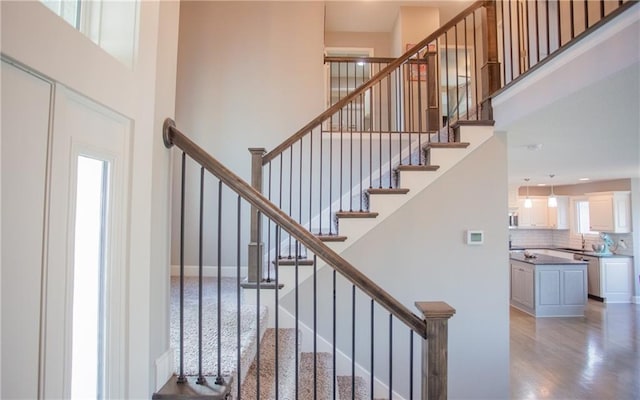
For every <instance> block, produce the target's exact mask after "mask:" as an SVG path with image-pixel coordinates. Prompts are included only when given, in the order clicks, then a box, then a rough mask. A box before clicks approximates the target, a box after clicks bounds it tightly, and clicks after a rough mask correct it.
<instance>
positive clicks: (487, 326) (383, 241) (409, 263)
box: [280, 135, 509, 399]
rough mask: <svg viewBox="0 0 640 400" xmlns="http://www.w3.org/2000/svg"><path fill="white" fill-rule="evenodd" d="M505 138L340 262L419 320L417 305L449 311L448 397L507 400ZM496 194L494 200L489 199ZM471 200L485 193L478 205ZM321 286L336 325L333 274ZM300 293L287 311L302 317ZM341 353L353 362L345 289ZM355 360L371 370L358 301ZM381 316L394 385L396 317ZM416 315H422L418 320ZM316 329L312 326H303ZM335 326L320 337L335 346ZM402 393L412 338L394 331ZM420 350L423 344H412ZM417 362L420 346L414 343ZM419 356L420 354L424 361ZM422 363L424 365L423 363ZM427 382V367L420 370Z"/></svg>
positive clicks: (380, 351)
mask: <svg viewBox="0 0 640 400" xmlns="http://www.w3.org/2000/svg"><path fill="white" fill-rule="evenodd" d="M505 142H506V140H505V137H504V135H496V136H495V137H494V138H492V139H490V140H489V141H488V142H486V143H485V144H484V145H483V146H481V147H480V148H478V149H477V150H476V151H475V152H474V153H472V154H471V155H469V156H468V157H467V158H465V159H464V160H463V161H462V162H461V163H459V164H458V165H456V166H455V167H454V168H453V169H452V170H450V171H449V172H448V173H446V174H445V175H444V176H442V177H441V178H440V179H439V180H437V181H436V182H435V183H433V184H432V185H430V186H429V187H427V188H426V189H425V190H424V191H423V192H422V193H420V194H418V195H417V196H416V197H415V198H413V199H412V200H411V201H410V202H409V203H407V204H406V205H405V206H404V207H402V208H401V209H399V210H398V211H397V212H396V213H394V214H393V215H391V216H390V217H388V218H387V219H386V220H385V221H384V222H383V223H381V224H380V225H378V226H376V228H374V229H373V230H372V231H371V232H369V233H368V234H367V235H366V236H364V237H363V238H362V239H361V240H360V241H358V242H356V243H354V244H353V245H352V246H351V247H350V248H348V249H347V250H346V251H345V252H344V253H343V254H342V255H343V257H345V258H346V259H347V260H348V261H350V262H351V263H352V264H353V265H354V266H356V267H357V268H359V269H360V270H361V271H362V272H364V273H365V274H366V275H367V276H368V277H369V278H371V279H372V280H374V281H375V282H376V283H377V284H378V285H380V286H381V287H382V288H383V289H385V290H386V291H388V292H389V293H390V294H391V295H392V296H394V297H396V298H397V299H398V300H399V301H400V302H401V303H403V304H404V305H405V306H406V307H408V308H409V309H411V310H415V307H414V302H415V301H445V302H447V303H449V304H450V305H451V306H452V307H454V308H455V309H456V314H455V315H454V316H453V318H452V319H451V320H450V322H449V397H450V398H452V399H472V398H475V399H488V398H491V399H499V398H508V397H509V286H508V281H509V271H508V259H507V258H508V242H507V241H508V229H507V226H506V224H505V217H504V216H505V215H506V210H507V196H506V193H507V180H506V178H507V168H506V165H507V161H506V144H505ZM488 187H491V190H487V188H488ZM469 193H476V194H477V193H482V195H481V196H473V197H470V196H469ZM468 229H479V230H483V231H484V233H485V243H484V245H482V246H468V245H466V244H465V241H464V239H465V232H466V230H468ZM321 271H322V273H321V274H319V277H318V287H319V289H318V293H319V295H320V296H322V297H321V298H320V299H319V300H318V304H319V311H318V313H319V314H318V315H319V316H318V321H319V322H320V321H326V320H325V319H322V318H327V317H328V318H329V321H330V318H331V310H330V307H331V304H332V303H331V297H330V293H331V290H330V288H331V284H332V283H331V282H332V278H331V275H330V273H329V271H330V269H329V268H325V269H322V270H321ZM310 281H311V280H307V281H306V282H305V283H304V284H303V285H302V287H301V288H300V291H299V295H300V299H301V302H300V309H301V311H300V313H301V315H304V313H305V312H306V311H307V310H309V309H310V307H311V306H310V301H311V300H310V297H309V294H310V293H312V292H313V286H312V284H313V283H312V282H310ZM294 296H295V292H292V293H291V294H289V295H287V297H286V298H285V299H283V301H282V302H281V303H280V304H282V305H284V306H285V307H289V310H290V311H291V312H292V313H293V312H294V308H293V307H294ZM337 299H338V321H337V326H338V332H339V337H338V340H337V341H338V345H339V348H340V350H342V351H343V352H345V353H346V354H349V355H350V354H351V343H350V333H351V285H348V284H345V283H340V282H339V284H338V290H337ZM356 303H357V305H358V306H357V309H358V311H357V312H356V315H357V320H356V330H357V332H358V333H357V336H356V337H357V338H358V339H357V348H356V358H357V360H358V362H359V363H361V365H363V366H364V367H365V368H367V369H368V368H369V357H370V350H369V341H368V338H369V337H370V330H369V324H370V320H369V317H368V316H369V313H370V311H369V307H370V305H369V301H368V300H367V299H365V298H364V297H362V296H360V295H358V296H357V299H356ZM379 311H380V310H378V311H376V316H375V321H376V328H375V335H376V345H375V349H376V350H375V351H376V366H375V369H376V371H377V372H376V376H377V377H379V378H380V379H381V380H382V381H386V377H387V376H388V375H387V371H386V369H387V367H386V365H387V363H386V362H385V360H384V358H385V357H386V354H387V349H388V338H387V333H386V332H387V331H388V314H386V313H383V312H379ZM416 312H417V311H416ZM305 322H306V323H308V325H309V326H312V322H311V321H305ZM331 325H332V324H331V323H330V322H329V323H321V324H320V325H319V326H320V327H319V331H320V334H321V335H322V336H323V337H325V338H326V339H328V340H331V333H330V330H331V328H332V326H331ZM394 326H395V327H396V329H395V330H394V340H395V343H397V344H396V345H394V346H395V347H394V354H395V355H396V357H397V359H396V360H395V361H394V375H393V376H394V390H397V391H398V392H399V393H401V394H402V393H403V392H404V393H405V395H406V388H407V376H408V363H407V362H406V361H402V360H406V354H408V344H407V342H408V337H409V336H408V334H407V330H406V329H403V328H401V323H400V322H398V321H397V320H396V321H395V323H394ZM414 340H417V338H414ZM414 345H415V346H416V348H415V351H416V352H417V351H418V349H419V348H420V343H419V341H416V342H415V343H414ZM417 354H418V353H416V355H417ZM417 359H419V358H417ZM415 368H416V369H415V373H416V374H418V373H419V369H420V368H419V364H417V366H416V367H415Z"/></svg>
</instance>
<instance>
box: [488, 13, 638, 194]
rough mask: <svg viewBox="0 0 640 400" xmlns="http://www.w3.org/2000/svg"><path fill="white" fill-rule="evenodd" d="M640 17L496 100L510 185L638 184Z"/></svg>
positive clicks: (588, 40)
mask: <svg viewBox="0 0 640 400" xmlns="http://www.w3.org/2000/svg"><path fill="white" fill-rule="evenodd" d="M630 16H632V17H633V14H632V13H630ZM639 19H640V18H639V14H636V15H635V22H633V20H632V19H630V21H631V22H630V23H629V25H628V26H626V27H624V28H621V26H622V25H621V24H620V23H618V21H616V24H617V25H612V26H609V27H607V26H605V27H603V28H601V29H600V30H601V31H602V32H595V33H594V34H592V35H590V37H588V38H585V39H584V40H582V41H581V42H579V43H578V44H577V45H575V46H573V47H572V48H570V49H568V50H567V51H566V52H565V53H566V54H562V55H561V56H559V57H557V58H556V59H555V60H553V61H552V62H550V63H548V64H547V66H545V69H546V71H545V69H540V71H539V72H536V73H534V74H531V77H530V78H526V79H524V80H523V81H522V82H520V83H518V84H516V85H514V92H515V93H509V91H505V92H504V93H503V94H500V95H498V96H497V97H496V98H495V99H494V111H495V114H494V118H495V120H496V126H495V128H496V131H502V132H506V138H507V154H508V175H509V183H510V184H520V185H524V178H531V181H530V184H532V185H536V184H541V183H546V184H551V183H553V184H555V185H558V184H575V183H581V181H579V179H580V178H589V179H590V180H591V181H597V180H609V179H621V178H640V39H639V38H640V21H639ZM536 74H537V75H536ZM543 78H544V79H543ZM519 85H520V86H521V88H518V86H519ZM502 97H504V98H502ZM550 174H554V175H555V176H554V178H553V179H552V178H550V177H549V175H550Z"/></svg>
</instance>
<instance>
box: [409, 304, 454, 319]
mask: <svg viewBox="0 0 640 400" xmlns="http://www.w3.org/2000/svg"><path fill="white" fill-rule="evenodd" d="M416 307H417V308H418V310H420V312H422V315H423V316H424V318H425V319H449V318H451V317H452V316H453V314H455V313H456V309H455V308H453V307H451V306H450V305H449V304H447V303H445V302H444V301H416Z"/></svg>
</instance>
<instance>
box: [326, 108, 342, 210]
mask: <svg viewBox="0 0 640 400" xmlns="http://www.w3.org/2000/svg"><path fill="white" fill-rule="evenodd" d="M342 125H343V123H342V109H340V191H339V192H338V196H340V211H342V197H343V196H342V161H343V143H344V141H343V140H344V139H343V133H344V127H343V126H342ZM329 218H331V216H329Z"/></svg>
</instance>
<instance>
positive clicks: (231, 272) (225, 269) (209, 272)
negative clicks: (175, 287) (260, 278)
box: [171, 265, 248, 278]
mask: <svg viewBox="0 0 640 400" xmlns="http://www.w3.org/2000/svg"><path fill="white" fill-rule="evenodd" d="M199 269H200V267H199V266H198V265H185V266H184V276H198V271H199ZM247 269H248V268H247V266H241V267H240V277H241V278H246V277H247ZM220 271H221V276H222V277H223V278H235V277H236V276H238V275H237V273H238V267H237V266H230V265H223V266H222V267H221V268H220ZM171 276H180V266H179V265H172V266H171ZM202 276H205V277H217V276H218V267H217V266H215V265H204V266H203V267H202Z"/></svg>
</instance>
